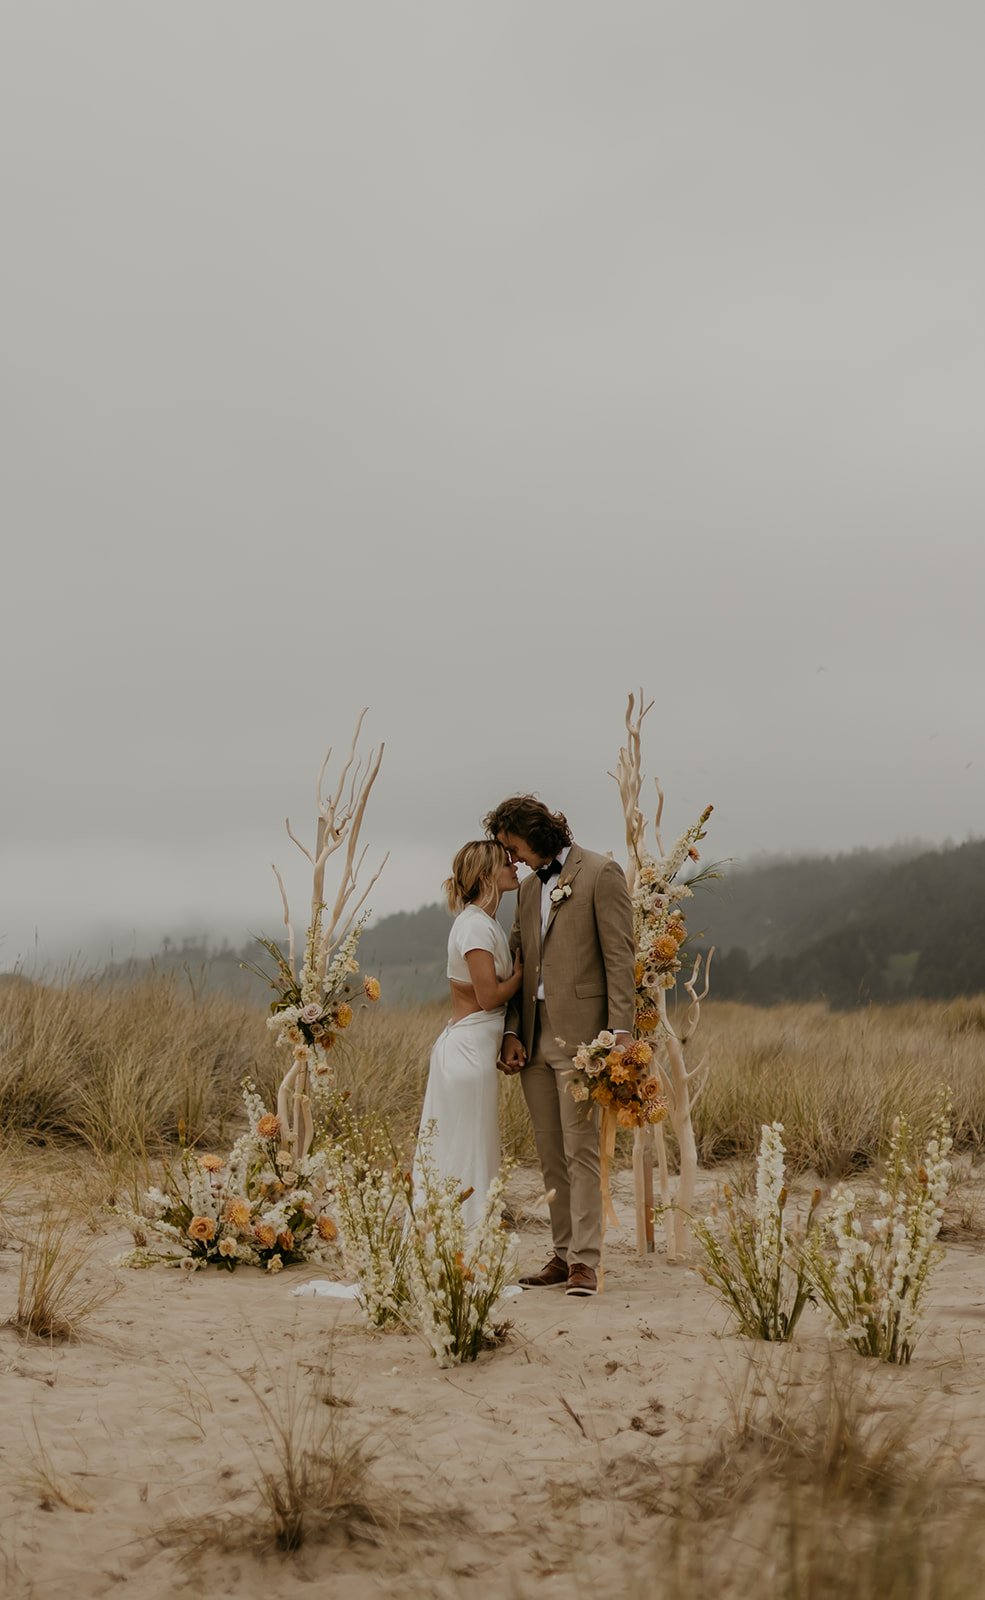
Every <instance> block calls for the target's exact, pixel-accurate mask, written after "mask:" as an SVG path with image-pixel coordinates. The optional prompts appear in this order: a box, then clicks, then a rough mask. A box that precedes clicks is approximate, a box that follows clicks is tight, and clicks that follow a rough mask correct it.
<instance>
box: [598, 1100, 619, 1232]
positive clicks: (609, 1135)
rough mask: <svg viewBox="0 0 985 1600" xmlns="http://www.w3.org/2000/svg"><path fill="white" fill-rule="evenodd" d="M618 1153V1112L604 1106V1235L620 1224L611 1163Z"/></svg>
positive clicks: (601, 1154)
mask: <svg viewBox="0 0 985 1600" xmlns="http://www.w3.org/2000/svg"><path fill="white" fill-rule="evenodd" d="M615 1154H616V1113H615V1111H614V1109H613V1107H612V1106H603V1107H602V1127H601V1130H600V1132H599V1184H600V1186H601V1189H602V1237H603V1239H604V1238H605V1230H606V1228H607V1227H608V1226H609V1224H610V1223H611V1225H612V1226H613V1227H614V1228H618V1226H619V1218H618V1217H617V1216H616V1209H615V1206H614V1205H613V1204H612V1187H611V1180H610V1172H609V1169H610V1165H611V1163H612V1161H613V1160H614V1159H615Z"/></svg>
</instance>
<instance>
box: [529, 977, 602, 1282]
mask: <svg viewBox="0 0 985 1600" xmlns="http://www.w3.org/2000/svg"><path fill="white" fill-rule="evenodd" d="M545 1020H546V1017H545V1008H544V1002H543V1001H542V1000H541V1001H538V1002H537V1021H536V1025H535V1028H534V1037H533V1051H532V1053H531V1055H530V1058H529V1060H528V1062H527V1065H526V1066H525V1067H524V1069H523V1071H522V1072H521V1073H520V1082H521V1083H522V1085H523V1093H524V1097H525V1099H526V1102H527V1108H528V1110H529V1112H530V1120H531V1122H532V1123H533V1129H534V1139H535V1141H536V1144H537V1155H538V1157H539V1160H540V1165H541V1170H542V1172H543V1174H544V1184H545V1186H546V1188H547V1191H548V1193H550V1192H551V1190H553V1191H554V1198H553V1199H552V1200H551V1201H550V1202H549V1206H550V1213H551V1232H552V1234H553V1239H554V1249H555V1251H556V1253H557V1254H558V1255H559V1256H560V1257H561V1260H562V1261H566V1262H567V1263H568V1265H569V1266H574V1265H575V1264H576V1263H580V1264H581V1265H582V1266H585V1267H592V1268H593V1269H597V1268H598V1264H599V1261H600V1259H601V1256H602V1197H601V1193H600V1190H599V1132H598V1120H599V1119H598V1107H597V1106H594V1105H591V1104H590V1103H584V1102H582V1103H579V1102H578V1101H577V1100H574V1099H572V1097H571V1095H570V1093H569V1092H568V1090H567V1089H566V1087H565V1084H566V1083H567V1074H568V1073H569V1072H570V1070H571V1057H570V1056H569V1055H565V1053H564V1051H563V1050H562V1049H561V1047H560V1046H559V1045H558V1044H556V1043H555V1041H554V1038H553V1036H552V1033H551V1028H550V1024H549V1023H548V1024H547V1026H546V1027H545V1026H544V1025H543V1024H544V1023H545Z"/></svg>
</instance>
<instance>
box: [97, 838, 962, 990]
mask: <svg viewBox="0 0 985 1600" xmlns="http://www.w3.org/2000/svg"><path fill="white" fill-rule="evenodd" d="M512 909H513V908H512V902H511V901H509V900H508V901H507V902H505V903H504V905H503V907H502V919H503V921H504V922H505V924H506V925H507V926H509V922H510V919H511V917H512ZM688 924H689V927H690V928H691V932H692V938H691V941H690V944H689V946H688V948H690V949H692V950H701V949H707V948H708V946H710V945H712V944H714V945H715V946H716V955H715V959H714V964H713V968H712V989H711V992H712V995H713V996H714V997H717V998H721V999H729V1000H744V1001H748V1002H750V1003H752V1004H755V1005H775V1004H778V1003H779V1002H781V1001H785V1000H817V999H821V1000H826V1001H827V1002H828V1003H829V1004H830V1005H832V1006H835V1007H837V1008H846V1007H851V1006H858V1005H865V1004H867V1003H868V1002H869V1001H893V1000H904V999H910V998H917V997H921V996H924V997H926V998H928V999H930V998H933V999H949V998H951V997H952V996H955V995H967V994H985V840H977V841H974V842H971V843H968V844H963V845H958V846H945V847H943V848H941V849H934V850H930V849H928V848H927V847H926V846H925V845H921V844H910V845H900V846H895V847H893V848H892V849H888V850H855V851H851V852H850V853H848V854H845V855H838V856H808V857H803V858H800V859H783V860H773V861H756V862H753V863H750V864H748V865H743V866H739V867H736V866H733V865H730V864H728V863H726V864H725V865H724V866H723V876H722V878H721V879H720V880H718V881H713V882H711V883H709V884H707V885H702V886H700V887H699V888H698V889H697V890H696V891H695V896H694V899H693V900H692V901H690V902H689V905H688ZM449 927H450V918H449V915H448V912H447V910H446V909H445V907H444V906H442V905H437V904H435V905H428V906H422V907H421V908H420V909H419V910H417V911H400V912H397V913H396V914H395V915H394V916H389V917H383V918H381V919H380V921H379V922H378V923H376V924H375V925H374V926H372V927H369V928H367V929H366V932H365V933H364V934H363V938H362V942H361V944H360V948H359V959H360V963H361V965H362V967H363V970H364V971H365V972H372V973H375V974H377V975H378V976H379V977H380V978H381V979H382V980H383V992H384V1000H385V1001H390V1002H396V1003H406V1002H408V1001H410V1002H414V1001H422V1000H430V999H435V998H438V997H440V996H443V995H445V994H447V983H446V980H445V952H446V946H447V940H448V929H449ZM257 931H258V932H267V931H268V930H266V929H258V930H257ZM269 931H272V933H273V936H274V937H275V938H276V937H277V936H278V935H279V933H280V929H278V928H274V929H273V930H269ZM244 961H245V962H255V963H257V964H258V965H260V966H264V965H265V962H266V957H265V956H264V953H263V951H262V950H261V949H260V947H259V946H258V945H257V944H256V943H255V942H253V941H252V940H251V941H249V942H247V943H245V944H244V945H243V946H242V947H241V948H240V949H238V950H234V949H231V948H229V947H228V946H227V947H225V948H224V949H221V950H216V949H210V947H209V946H208V944H207V943H206V942H205V941H204V940H201V939H197V938H196V939H182V940H180V941H178V943H177V944H176V943H175V942H174V941H173V940H170V939H169V940H165V941H164V944H163V947H162V949H161V951H160V953H159V954H158V955H157V956H155V957H154V958H152V959H151V960H149V961H129V962H125V963H122V964H120V965H118V966H116V967H114V968H111V969H109V975H110V976H111V977H114V978H117V979H124V980H128V979H133V978H137V977H140V976H143V975H144V974H145V973H146V972H147V971H148V970H155V971H164V972H174V973H177V974H180V975H182V976H183V977H187V979H188V981H189V982H191V983H192V985H193V986H194V987H198V986H199V985H201V986H202V987H203V988H206V989H212V988H221V989H224V990H233V991H236V992H239V993H241V994H245V995H249V996H250V997H252V998H255V999H256V1000H257V1001H259V1002H260V1003H261V1004H265V1003H266V1000H267V999H268V998H269V994H268V992H267V991H265V990H264V987H263V984H262V983H261V982H260V980H259V979H257V978H256V977H254V976H252V975H250V974H249V973H247V972H244V971H243V970H242V968H241V963H242V962H244Z"/></svg>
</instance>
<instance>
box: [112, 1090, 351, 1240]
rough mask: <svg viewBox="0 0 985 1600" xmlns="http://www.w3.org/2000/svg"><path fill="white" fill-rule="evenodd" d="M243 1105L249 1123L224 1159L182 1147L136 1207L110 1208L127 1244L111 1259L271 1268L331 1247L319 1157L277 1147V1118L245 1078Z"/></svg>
mask: <svg viewBox="0 0 985 1600" xmlns="http://www.w3.org/2000/svg"><path fill="white" fill-rule="evenodd" d="M243 1101H244V1104H245V1106H246V1115H247V1119H248V1122H249V1129H248V1131H247V1132H246V1133H244V1134H242V1135H241V1136H240V1137H239V1138H238V1139H237V1140H236V1143H235V1144H234V1145H233V1147H232V1149H231V1150H230V1152H229V1154H228V1155H226V1156H219V1155H214V1154H210V1153H204V1154H199V1153H197V1152H195V1151H194V1150H189V1149H187V1148H185V1149H183V1150H182V1151H181V1156H180V1159H179V1161H178V1162H177V1163H176V1164H173V1165H169V1166H165V1168H164V1175H163V1178H162V1187H161V1188H154V1189H149V1190H148V1191H147V1194H146V1195H145V1196H144V1202H143V1210H142V1212H141V1213H139V1214H138V1213H134V1212H126V1211H120V1212H119V1213H118V1214H119V1215H121V1216H122V1217H123V1218H124V1219H125V1221H126V1223H127V1225H128V1227H129V1228H130V1231H131V1233H132V1234H133V1240H134V1248H133V1250H130V1251H128V1252H127V1253H126V1254H125V1255H123V1256H121V1257H120V1259H119V1262H118V1264H119V1265H121V1266H127V1267H149V1266H153V1265H155V1264H156V1263H158V1262H164V1263H167V1264H168V1265H171V1266H179V1267H183V1268H185V1269H186V1270H189V1271H194V1270H195V1269H196V1268H201V1267H207V1266H210V1265H211V1266H216V1267H224V1268H225V1269H226V1270H227V1271H229V1272H232V1271H233V1269H234V1268H235V1267H237V1266H241V1265H242V1266H251V1267H264V1268H265V1269H266V1270H267V1271H268V1272H279V1271H280V1269H281V1268H282V1267H284V1266H288V1265H289V1264H291V1263H292V1262H298V1261H302V1262H316V1261H323V1260H326V1259H327V1258H329V1257H330V1256H331V1255H333V1254H334V1253H336V1252H335V1241H336V1239H337V1237H338V1228H337V1225H336V1222H335V1219H334V1217H333V1215H332V1213H331V1209H330V1208H329V1199H330V1190H329V1186H328V1166H327V1161H326V1157H325V1155H324V1154H323V1153H318V1154H315V1155H305V1156H302V1157H301V1158H300V1159H299V1160H298V1161H293V1160H292V1158H291V1157H290V1156H289V1155H287V1154H286V1152H285V1151H284V1150H283V1149H282V1148H281V1142H282V1134H283V1128H282V1125H281V1120H280V1118H279V1117H278V1116H276V1115H275V1114H274V1113H273V1112H272V1111H269V1110H268V1109H267V1107H266V1106H265V1105H264V1103H263V1101H262V1099H261V1098H260V1096H259V1094H258V1093H257V1091H256V1089H255V1088H254V1086H253V1084H252V1083H249V1082H247V1083H246V1084H245V1085H244V1089H243Z"/></svg>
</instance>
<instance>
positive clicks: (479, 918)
mask: <svg viewBox="0 0 985 1600" xmlns="http://www.w3.org/2000/svg"><path fill="white" fill-rule="evenodd" d="M470 950H488V951H490V952H491V954H492V958H493V964H494V966H495V968H496V976H497V978H499V980H500V981H501V982H502V981H503V980H504V979H506V978H508V977H509V975H510V973H511V972H512V971H513V957H512V956H511V955H510V946H509V941H508V940H507V937H506V935H505V933H504V932H503V930H502V928H501V927H500V925H499V923H498V922H497V921H496V920H495V918H494V917H489V916H487V915H486V913H485V912H484V911H480V910H479V907H478V906H466V907H465V910H464V911H460V912H459V913H458V916H457V917H456V918H455V920H454V922H453V923H452V925H451V932H450V933H449V935H448V977H449V978H454V979H455V980H456V981H457V982H458V983H471V982H472V975H471V973H470V972H469V968H468V962H467V961H466V959H465V957H466V955H467V953H468V952H469V951H470Z"/></svg>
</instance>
